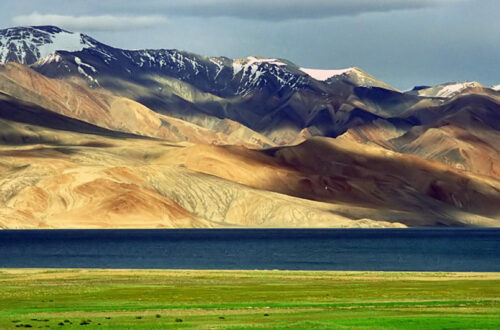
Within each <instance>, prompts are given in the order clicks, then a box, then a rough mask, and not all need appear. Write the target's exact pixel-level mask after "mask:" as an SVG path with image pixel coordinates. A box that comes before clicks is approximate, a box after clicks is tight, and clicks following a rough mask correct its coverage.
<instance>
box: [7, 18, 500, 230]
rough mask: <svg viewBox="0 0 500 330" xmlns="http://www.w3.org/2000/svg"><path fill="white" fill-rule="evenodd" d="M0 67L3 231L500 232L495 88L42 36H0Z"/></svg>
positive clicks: (30, 32) (43, 30)
mask: <svg viewBox="0 0 500 330" xmlns="http://www.w3.org/2000/svg"><path fill="white" fill-rule="evenodd" d="M61 40H64V42H63V43H61ZM0 63H2V64H0V228H3V229H55V228H299V227H302V228H304V227H310V228H323V227H342V228H355V227H363V228H377V227H396V228H400V227H401V228H403V227H420V226H453V227H455V226H460V227H462V226H478V227H498V226H500V143H499V142H500V92H499V91H498V90H497V88H495V87H487V86H483V85H481V84H479V83H470V82H465V83H447V84H443V85H439V86H421V87H416V88H415V89H413V90H411V91H406V92H402V91H399V90H397V89H395V88H392V87H391V86H389V85H387V84H385V83H384V82H381V81H379V80H377V79H376V78H375V77H372V76H370V75H369V74H368V73H365V72H364V71H362V70H361V69H358V68H350V69H345V70H310V69H304V68H301V67H299V66H297V65H295V64H293V63H291V62H289V61H286V60H281V59H266V58H257V57H249V58H246V59H237V60H231V59H228V58H208V57H204V56H200V55H195V54H191V53H187V52H181V51H177V50H140V51H128V50H121V49H117V48H113V47H111V46H107V45H104V44H101V43H99V42H98V41H96V40H94V39H92V38H91V37H89V36H86V35H83V34H77V33H72V32H69V31H65V30H62V29H59V28H57V27H46V26H44V27H26V28H11V29H6V30H0Z"/></svg>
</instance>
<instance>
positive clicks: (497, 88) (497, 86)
mask: <svg viewBox="0 0 500 330" xmlns="http://www.w3.org/2000/svg"><path fill="white" fill-rule="evenodd" d="M491 89H493V90H495V91H497V92H500V85H496V86H493V87H491Z"/></svg>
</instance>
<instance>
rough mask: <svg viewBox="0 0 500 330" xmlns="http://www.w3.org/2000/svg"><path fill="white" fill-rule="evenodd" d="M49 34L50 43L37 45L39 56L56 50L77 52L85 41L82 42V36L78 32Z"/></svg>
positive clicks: (44, 55)
mask: <svg viewBox="0 0 500 330" xmlns="http://www.w3.org/2000/svg"><path fill="white" fill-rule="evenodd" d="M49 36H50V40H51V42H50V43H45V44H42V45H40V46H38V51H39V52H40V57H41V58H43V57H46V56H48V55H50V54H54V53H55V52H56V51H58V50H63V51H67V52H79V51H82V50H83V48H84V47H85V43H83V42H82V36H81V34H80V33H72V32H64V31H63V32H59V33H55V34H49Z"/></svg>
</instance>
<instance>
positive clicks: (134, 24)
mask: <svg viewBox="0 0 500 330" xmlns="http://www.w3.org/2000/svg"><path fill="white" fill-rule="evenodd" d="M166 22H167V19H166V18H165V17H163V16H159V15H151V16H117V15H94V16H91V15H85V16H72V15H57V14H40V13H38V12H33V13H31V14H29V15H18V16H14V17H13V18H12V23H14V25H56V26H59V27H62V28H66V29H69V30H74V31H124V30H137V29H144V28H151V27H154V26H157V25H161V24H164V23H166Z"/></svg>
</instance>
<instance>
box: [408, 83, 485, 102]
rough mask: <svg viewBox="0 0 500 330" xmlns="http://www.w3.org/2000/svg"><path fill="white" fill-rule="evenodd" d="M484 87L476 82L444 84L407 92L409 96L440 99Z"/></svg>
mask: <svg viewBox="0 0 500 330" xmlns="http://www.w3.org/2000/svg"><path fill="white" fill-rule="evenodd" d="M483 87H484V86H483V85H481V84H480V83H478V82H475V81H472V82H463V83H446V84H442V85H437V86H432V87H427V88H418V89H413V90H412V91H410V92H408V93H409V94H414V95H418V96H425V97H440V98H449V97H453V96H456V95H458V94H460V93H463V92H464V91H466V90H467V89H468V88H483Z"/></svg>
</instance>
